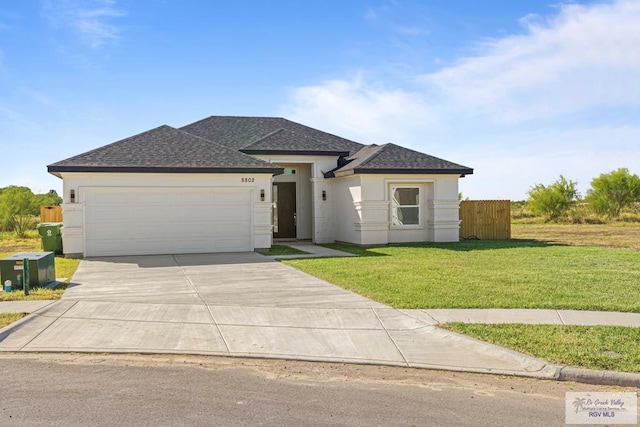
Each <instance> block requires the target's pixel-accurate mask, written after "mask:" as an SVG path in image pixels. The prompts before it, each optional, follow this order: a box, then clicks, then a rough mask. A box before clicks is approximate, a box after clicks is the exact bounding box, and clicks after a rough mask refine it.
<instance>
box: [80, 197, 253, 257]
mask: <svg viewBox="0 0 640 427" xmlns="http://www.w3.org/2000/svg"><path fill="white" fill-rule="evenodd" d="M82 194H83V205H84V230H85V234H84V238H85V242H84V248H85V253H84V255H85V256H88V257H89V256H114V255H152V254H183V253H207V252H242V251H251V250H253V237H252V229H253V214H252V213H253V208H252V196H253V194H252V189H250V188H216V187H205V188H203V187H197V188H171V187H170V188H122V187H121V188H86V189H83V191H82Z"/></svg>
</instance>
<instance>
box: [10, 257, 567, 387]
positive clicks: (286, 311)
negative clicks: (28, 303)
mask: <svg viewBox="0 0 640 427" xmlns="http://www.w3.org/2000/svg"><path fill="white" fill-rule="evenodd" d="M436 323H437V322H436V321H435V320H434V319H433V318H432V317H430V316H429V315H428V313H427V312H424V311H418V310H405V311H403V310H396V309H393V308H390V307H387V306H385V305H382V304H379V303H377V302H375V301H372V300H370V299H367V298H364V297H362V296H359V295H357V294H354V293H352V292H349V291H347V290H344V289H342V288H339V287H337V286H334V285H332V284H330V283H327V282H325V281H322V280H320V279H317V278H315V277H313V276H310V275H308V274H305V273H302V272H300V271H298V270H296V269H294V268H291V267H289V266H286V265H284V264H281V263H279V262H277V261H274V260H271V259H269V258H266V257H264V256H262V255H260V254H257V253H233V254H229V253H225V254H198V255H158V256H132V257H108V258H90V259H85V260H83V261H82V262H81V263H80V266H79V268H78V270H77V272H76V274H75V275H74V277H73V285H71V286H70V287H69V289H68V290H67V291H66V292H65V294H64V296H63V298H62V299H61V300H60V301H58V302H56V303H54V304H50V305H47V306H45V307H44V308H42V309H40V310H38V311H36V312H34V313H33V314H31V315H30V316H27V317H25V318H24V319H22V320H20V321H18V322H16V323H14V324H12V325H9V326H7V327H5V328H4V329H0V351H39V352H42V351H55V352H59V351H64V352H134V353H140V352H142V353H191V354H210V355H224V356H241V357H264V358H285V359H298V360H316V361H333V362H351V363H371V364H385V365H395V366H409V367H425V368H435V369H451V370H463V371H469V372H492V373H503V374H515V375H522V376H533V377H540V378H554V377H555V376H556V375H557V367H555V366H553V365H548V364H547V363H546V362H545V361H542V360H539V359H535V358H532V357H529V356H525V355H522V354H519V353H516V352H513V351H510V350H506V349H503V348H501V347H497V346H493V345H490V344H487V343H483V342H480V341H477V340H474V339H472V338H468V337H465V336H462V335H458V334H455V333H452V332H449V331H445V330H443V329H440V328H438V327H437V325H436Z"/></svg>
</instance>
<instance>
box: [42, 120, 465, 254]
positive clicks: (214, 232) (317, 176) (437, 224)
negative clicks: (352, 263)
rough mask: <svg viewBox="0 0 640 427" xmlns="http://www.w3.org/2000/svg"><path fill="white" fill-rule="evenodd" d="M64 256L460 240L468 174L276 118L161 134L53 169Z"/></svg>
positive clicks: (390, 147)
mask: <svg viewBox="0 0 640 427" xmlns="http://www.w3.org/2000/svg"><path fill="white" fill-rule="evenodd" d="M48 171H49V173H51V174H53V175H55V176H58V177H60V178H62V180H63V199H64V202H63V212H64V223H63V228H62V238H63V246H64V251H65V254H66V255H67V256H84V257H90V256H111V255H151V254H175V253H207V252H234V251H252V250H254V249H257V248H269V247H271V245H272V243H273V242H274V240H276V241H277V240H278V239H299V240H311V241H313V242H315V243H329V242H335V241H339V242H347V243H353V244H358V245H374V244H386V243H398V242H423V241H433V242H451V241H458V233H459V227H460V221H459V219H458V179H459V178H460V177H464V176H465V175H468V174H471V173H473V169H471V168H468V167H466V166H461V165H459V164H456V163H452V162H449V161H446V160H442V159H439V158H436V157H433V156H430V155H427V154H423V153H420V152H417V151H413V150H410V149H408V148H404V147H401V146H398V145H395V144H383V145H375V144H373V145H363V144H360V143H358V142H354V141H350V140H348V139H345V138H341V137H339V136H336V135H332V134H330V133H326V132H322V131H320V130H317V129H313V128H310V127H308V126H304V125H302V124H299V123H295V122H292V121H289V120H286V119H283V118H276V117H228V116H212V117H209V118H206V119H203V120H200V121H198V122H195V123H192V124H189V125H186V126H184V127H182V128H173V127H171V126H166V125H165V126H160V127H158V128H155V129H151V130H149V131H146V132H143V133H141V134H138V135H134V136H132V137H129V138H126V139H123V140H121V141H117V142H114V143H112V144H109V145H105V146H103V147H100V148H97V149H95V150H92V151H88V152H86V153H83V154H79V155H77V156H74V157H71V158H68V159H66V160H62V161H59V162H56V163H53V164H51V165H49V166H48Z"/></svg>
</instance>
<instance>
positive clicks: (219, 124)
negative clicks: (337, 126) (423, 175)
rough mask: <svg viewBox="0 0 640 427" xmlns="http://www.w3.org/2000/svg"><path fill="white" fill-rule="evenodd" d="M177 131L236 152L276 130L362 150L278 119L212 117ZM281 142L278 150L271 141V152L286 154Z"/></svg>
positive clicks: (326, 134)
mask: <svg viewBox="0 0 640 427" xmlns="http://www.w3.org/2000/svg"><path fill="white" fill-rule="evenodd" d="M180 129H181V130H184V131H185V132H189V133H191V134H194V135H197V136H199V137H201V138H205V139H208V140H210V141H213V142H216V143H218V144H221V145H224V146H225V147H229V148H232V149H235V150H242V149H244V148H247V147H248V146H250V145H252V144H254V143H255V142H256V141H258V140H260V139H261V138H264V137H266V136H268V135H269V134H272V133H275V132H277V131H279V130H285V131H289V132H292V133H295V134H297V135H301V136H302V137H303V138H308V141H310V140H315V141H318V143H319V145H318V146H319V147H324V146H322V145H320V143H321V144H324V145H330V146H332V147H333V148H334V149H336V150H338V151H341V152H350V153H354V152H356V151H358V150H359V149H360V148H362V147H363V145H362V144H360V143H357V142H354V141H351V140H348V139H345V138H341V137H339V136H336V135H332V134H330V133H327V132H323V131H320V130H318V129H314V128H311V127H309V126H305V125H302V124H300V123H295V122H292V121H290V120H287V119H283V118H280V117H235V116H211V117H207V118H206V119H202V120H200V121H197V122H195V123H191V124H188V125H186V126H183V127H182V128H180ZM281 141H282V142H283V144H284V145H283V146H281V147H278V146H277V145H276V142H277V141H276V140H271V146H270V149H271V150H272V151H276V149H277V148H281V150H280V151H287V150H288V145H287V143H288V139H282V140H281Z"/></svg>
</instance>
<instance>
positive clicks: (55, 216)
mask: <svg viewBox="0 0 640 427" xmlns="http://www.w3.org/2000/svg"><path fill="white" fill-rule="evenodd" d="M40 222H62V206H40Z"/></svg>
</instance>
